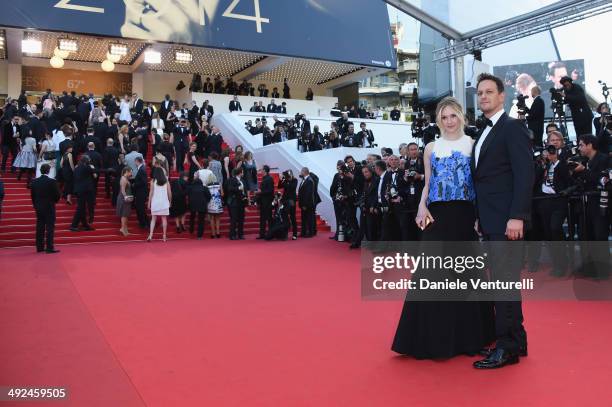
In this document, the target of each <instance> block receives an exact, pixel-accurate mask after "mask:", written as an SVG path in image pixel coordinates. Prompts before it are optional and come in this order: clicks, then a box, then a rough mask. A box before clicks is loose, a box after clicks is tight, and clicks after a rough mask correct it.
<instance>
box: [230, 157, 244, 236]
mask: <svg viewBox="0 0 612 407" xmlns="http://www.w3.org/2000/svg"><path fill="white" fill-rule="evenodd" d="M227 193H228V197H227V205H228V206H229V212H230V232H229V239H230V240H244V208H245V206H246V205H247V204H248V198H247V195H246V192H245V187H244V183H243V181H242V168H234V169H233V170H232V177H231V178H230V179H229V181H228V183H227Z"/></svg>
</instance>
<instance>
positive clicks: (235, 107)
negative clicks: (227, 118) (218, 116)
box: [229, 96, 242, 112]
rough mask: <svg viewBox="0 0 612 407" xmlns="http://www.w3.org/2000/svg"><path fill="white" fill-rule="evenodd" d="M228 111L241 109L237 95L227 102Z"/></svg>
mask: <svg viewBox="0 0 612 407" xmlns="http://www.w3.org/2000/svg"><path fill="white" fill-rule="evenodd" d="M229 111H230V112H236V111H242V106H241V105H240V102H239V101H238V96H234V100H232V101H231V102H230V103H229Z"/></svg>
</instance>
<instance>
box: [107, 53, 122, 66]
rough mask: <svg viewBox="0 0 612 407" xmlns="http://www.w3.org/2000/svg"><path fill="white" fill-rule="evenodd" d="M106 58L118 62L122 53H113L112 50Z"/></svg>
mask: <svg viewBox="0 0 612 407" xmlns="http://www.w3.org/2000/svg"><path fill="white" fill-rule="evenodd" d="M106 59H108V60H109V61H111V62H113V63H115V64H116V63H117V62H119V61H120V60H121V55H114V54H111V53H110V52H107V53H106Z"/></svg>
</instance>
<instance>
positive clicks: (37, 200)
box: [31, 164, 60, 253]
mask: <svg viewBox="0 0 612 407" xmlns="http://www.w3.org/2000/svg"><path fill="white" fill-rule="evenodd" d="M50 169H51V167H50V166H49V164H43V165H41V166H40V174H41V175H40V177H38V178H36V179H35V180H34V181H32V185H31V195H32V204H33V205H34V209H35V210H36V251H37V252H38V253H41V252H43V251H46V252H47V253H58V252H59V250H55V248H54V246H53V236H54V233H55V204H56V203H57V202H58V201H59V199H60V190H59V188H58V186H57V181H55V180H54V179H53V178H49V176H48V174H49V170H50ZM45 232H46V236H47V249H46V250H45Z"/></svg>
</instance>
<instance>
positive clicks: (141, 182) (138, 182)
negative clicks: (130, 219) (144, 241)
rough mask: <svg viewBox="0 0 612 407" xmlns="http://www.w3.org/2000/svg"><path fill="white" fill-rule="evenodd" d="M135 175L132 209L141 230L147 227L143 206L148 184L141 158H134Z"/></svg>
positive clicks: (147, 193) (147, 222) (147, 192)
mask: <svg viewBox="0 0 612 407" xmlns="http://www.w3.org/2000/svg"><path fill="white" fill-rule="evenodd" d="M135 162H136V168H137V169H136V175H134V190H133V191H134V207H135V209H136V215H137V217H138V225H139V226H140V228H141V229H147V228H148V227H149V221H148V220H147V213H146V209H145V204H146V201H147V196H148V195H149V191H148V189H149V183H148V181H147V172H146V170H145V166H144V162H143V160H142V158H140V157H136V160H135Z"/></svg>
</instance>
